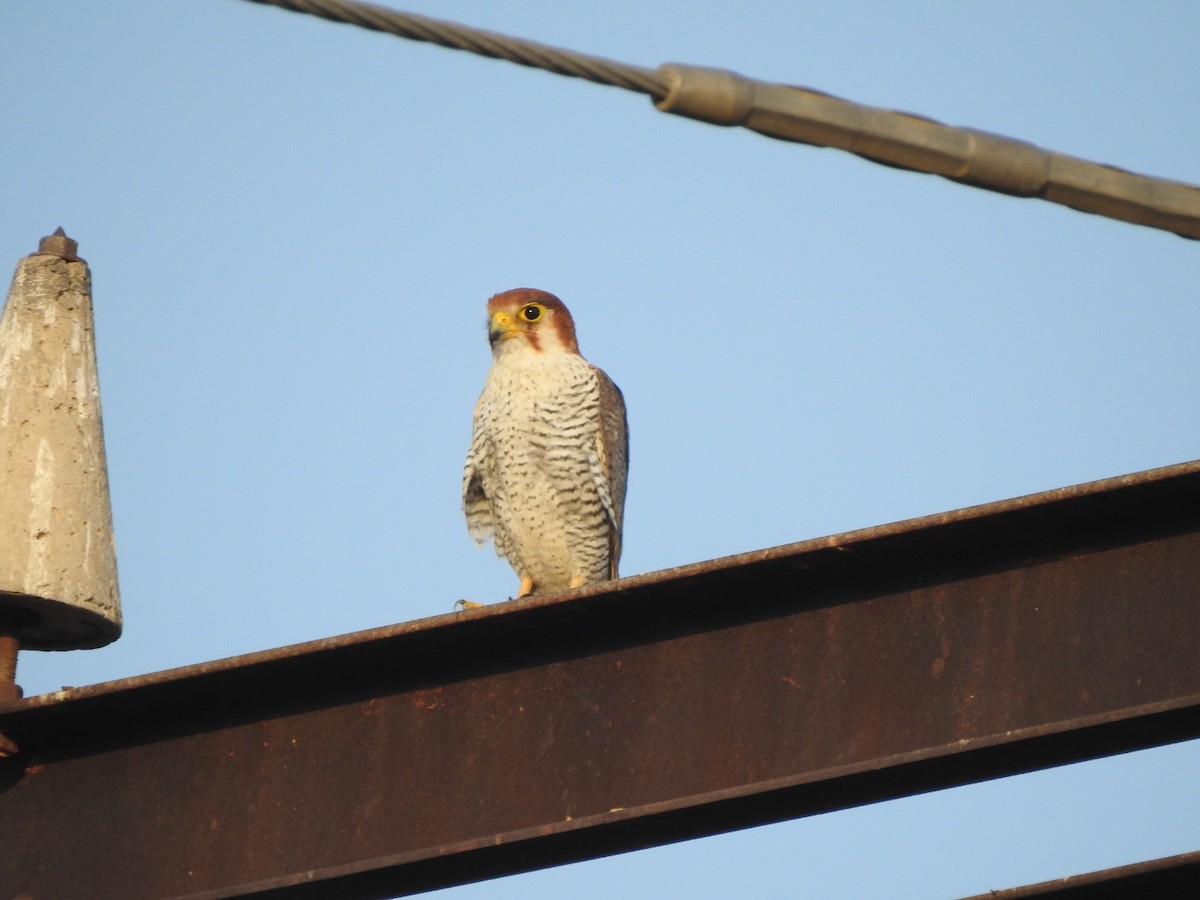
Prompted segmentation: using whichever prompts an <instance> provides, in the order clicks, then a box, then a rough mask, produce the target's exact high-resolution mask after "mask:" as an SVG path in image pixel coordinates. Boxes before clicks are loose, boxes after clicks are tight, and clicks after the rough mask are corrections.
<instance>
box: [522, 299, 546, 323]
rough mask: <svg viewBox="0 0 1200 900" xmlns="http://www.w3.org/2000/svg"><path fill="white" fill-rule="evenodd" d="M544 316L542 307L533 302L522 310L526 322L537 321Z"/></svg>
mask: <svg viewBox="0 0 1200 900" xmlns="http://www.w3.org/2000/svg"><path fill="white" fill-rule="evenodd" d="M541 317H542V308H541V307H540V306H534V305H533V304H532V303H531V304H530V305H529V306H526V307H525V308H524V309H522V310H521V318H522V319H524V320H525V321H526V322H536V321H537V320H538V319H540V318H541Z"/></svg>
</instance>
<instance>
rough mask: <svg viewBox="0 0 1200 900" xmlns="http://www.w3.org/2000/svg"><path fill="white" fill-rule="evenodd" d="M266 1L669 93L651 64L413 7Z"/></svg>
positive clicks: (519, 61) (647, 91) (662, 94)
mask: <svg viewBox="0 0 1200 900" xmlns="http://www.w3.org/2000/svg"><path fill="white" fill-rule="evenodd" d="M250 2H252V3H261V4H264V5H266V6H278V7H280V8H282V9H287V10H291V11H292V12H302V13H308V14H309V15H314V16H319V17H321V18H323V19H328V20H330V21H332V22H343V23H345V24H348V25H358V26H359V27H361V28H369V29H371V30H372V31H381V32H384V33H385V34H393V35H396V36H397V37H404V38H409V39H411V40H415V41H426V42H428V43H430V44H437V45H439V46H441V47H448V48H450V49H452V50H466V51H468V52H470V53H477V54H479V55H481V56H489V57H491V58H493V59H503V60H507V61H508V62H513V63H517V64H518V65H521V66H529V67H531V68H535V69H546V70H548V71H550V72H555V73H557V74H559V75H566V76H569V77H572V78H583V79H586V80H587V81H593V82H596V83H597V84H606V85H610V86H612V87H620V88H625V89H626V90H628V91H636V92H637V93H639V94H649V95H650V96H651V97H653V98H654V99H656V100H661V99H662V98H664V97H666V96H667V85H666V83H665V82H664V80H663V78H662V76H661V75H659V74H658V73H657V72H656V71H655V70H653V69H646V68H642V67H641V66H631V65H628V64H626V63H619V62H615V61H613V60H610V59H604V58H603V57H599V56H589V55H587V54H585V53H576V52H574V51H571V50H562V49H560V48H558V47H549V46H547V45H545V44H539V43H537V42H536V41H527V40H524V39H522V38H514V37H509V36H508V35H504V34H497V33H495V32H491V31H483V30H481V29H478V28H471V27H469V26H466V25H459V24H458V23H455V22H446V21H442V20H441V19H431V18H429V17H427V16H419V15H416V14H415V13H410V12H402V11H400V10H396V9H388V8H386V7H383V6H376V5H374V4H371V3H343V2H341V0H250Z"/></svg>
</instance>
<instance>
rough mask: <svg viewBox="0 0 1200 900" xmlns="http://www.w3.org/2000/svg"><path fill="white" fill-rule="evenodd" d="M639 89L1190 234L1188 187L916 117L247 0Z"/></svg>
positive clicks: (493, 39) (295, 3) (376, 16)
mask: <svg viewBox="0 0 1200 900" xmlns="http://www.w3.org/2000/svg"><path fill="white" fill-rule="evenodd" d="M251 2H254V3H261V4H264V5H268V6H278V7H282V8H283V9H288V10H291V11H293V12H302V13H309V14H310V15H314V16H320V17H321V18H324V19H329V20H331V21H334V22H345V23H347V24H351V25H358V26H360V27H362V28H370V29H372V30H373V31H382V32H385V33H387V34H394V35H397V36H398V37H406V38H411V39H413V40H418V41H428V42H429V43H433V44H439V45H440V46H442V47H449V48H451V49H453V50H469V51H470V52H472V53H478V54H480V55H482V56H490V57H492V58H494V59H505V60H508V61H509V62H514V63H518V64H520V65H522V66H531V67H533V68H537V69H547V70H549V71H551V72H556V73H558V74H559V75H567V76H570V77H573V78H584V79H587V80H588V81H594V82H597V83H598V84H607V85H612V86H613V87H622V88H625V89H626V90H630V91H636V92H638V93H641V94H649V95H650V96H651V97H652V98H653V99H654V103H655V106H657V107H658V109H659V110H661V111H662V112H668V113H671V114H673V115H680V116H687V117H689V118H693V119H699V120H700V121H703V122H708V123H710V124H713V125H725V126H740V127H743V128H749V129H751V130H753V131H756V132H758V133H759V134H764V135H767V136H768V137H773V138H777V139H779V140H785V141H798V142H801V143H805V144H813V145H815V146H818V147H837V148H838V149H841V150H845V151H847V152H849V153H855V154H857V155H859V156H862V157H864V158H866V159H870V160H872V161H874V162H881V163H884V164H886V165H889V166H896V167H898V168H903V169H911V170H912V171H916V172H925V173H928V174H932V175H940V176H942V177H943V178H949V179H951V180H953V181H956V182H958V183H959V184H967V185H971V186H972V187H978V188H984V189H986V190H991V191H999V192H1000V193H1004V194H1011V195H1013V196H1017V197H1037V198H1040V199H1042V200H1046V201H1049V202H1051V203H1060V204H1062V205H1064V206H1069V207H1071V208H1072V209H1077V210H1079V211H1080V212H1086V213H1092V214H1094V215H1099V216H1105V217H1107V218H1110V219H1118V220H1120V221H1124V222H1130V223H1133V224H1135V225H1143V226H1146V227H1148V228H1160V229H1162V230H1164V231H1171V232H1174V233H1175V234H1178V235H1180V236H1182V237H1187V238H1192V239H1194V240H1195V239H1200V187H1197V186H1196V185H1191V184H1184V183H1182V182H1177V181H1168V180H1167V179H1164V178H1156V177H1154V176H1150V175H1139V174H1137V173H1135V172H1126V171H1123V170H1121V169H1117V168H1114V167H1112V166H1104V165H1100V164H1099V163H1094V162H1090V161H1088V160H1084V159H1078V158H1076V157H1072V156H1066V155H1064V154H1061V153H1054V152H1051V151H1049V150H1043V149H1042V148H1040V147H1035V146H1033V145H1032V144H1028V143H1025V142H1023V141H1017V140H1014V139H1012V138H1006V137H1003V136H1001V135H995V134H989V133H987V132H983V131H978V130H976V129H971V128H956V127H954V126H950V125H943V124H942V123H940V122H935V121H933V120H931V119H927V118H924V117H921V116H913V115H910V114H908V113H902V112H896V111H894V110H886V109H877V108H874V107H870V106H864V105H863V104H860V103H854V102H852V101H849V100H842V99H840V98H838V97H832V96H830V95H828V94H822V93H820V92H818V91H811V90H808V89H806V88H798V87H792V86H789V85H781V84H772V83H770V82H764V81H756V80H754V79H750V78H744V77H743V76H741V75H738V74H737V73H735V72H727V71H724V70H720V69H707V68H703V67H699V66H682V65H666V66H660V67H659V68H658V69H644V68H642V67H640V66H630V65H626V64H624V63H618V62H614V61H612V60H609V59H602V58H600V57H597V56H587V55H585V54H582V53H574V52H572V51H570V50H560V49H558V48H555V47H547V46H546V45H545V44H538V43H535V42H534V41H526V40H522V39H520V38H513V37H509V36H507V35H503V34H496V33H495V32H489V31H481V30H479V29H477V28H470V27H468V26H466V25H459V24H456V23H454V22H444V21H441V20H439V19H430V18H427V17H425V16H418V15H414V14H413V13H408V12H400V11H399V10H394V9H387V8H385V7H382V6H375V5H372V4H369V3H358V2H354V0H251Z"/></svg>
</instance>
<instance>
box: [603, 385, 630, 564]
mask: <svg viewBox="0 0 1200 900" xmlns="http://www.w3.org/2000/svg"><path fill="white" fill-rule="evenodd" d="M596 378H597V380H598V382H599V389H600V432H599V435H598V437H599V445H600V446H599V451H600V464H601V472H602V473H603V476H604V479H605V484H604V485H602V486H601V487H602V490H601V492H600V494H601V497H602V498H603V497H604V496H605V495H606V494H607V497H608V503H606V504H605V509H606V511H607V512H608V514H609V517H610V519H611V523H610V524H611V531H610V533H609V550H610V553H609V559H610V561H611V562H610V565H609V575H610V577H611V578H616V577H617V562H618V561H619V560H620V558H621V530H622V526H623V523H624V521H625V484H626V481H627V477H628V473H629V426H628V422H627V420H626V416H625V398H624V396H622V394H621V389H620V388H619V387H617V386H616V384H614V383H613V380H612V379H611V378H609V377H608V376H607V375H606V374H604V372H602V371H601V370H600V369H596Z"/></svg>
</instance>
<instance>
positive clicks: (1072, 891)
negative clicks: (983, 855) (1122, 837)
mask: <svg viewBox="0 0 1200 900" xmlns="http://www.w3.org/2000/svg"><path fill="white" fill-rule="evenodd" d="M1028 897H1046V898H1049V900H1130V898H1132V897H1143V898H1147V900H1196V898H1197V897H1200V852H1195V853H1181V854H1180V855H1179V856H1167V857H1164V858H1162V859H1153V860H1150V861H1149V862H1143V863H1135V864H1134V865H1131V866H1120V867H1119V868H1116V869H1105V870H1103V871H1102V872H1088V873H1087V874H1086V875H1070V876H1068V877H1066V878H1056V879H1055V880H1054V881H1043V882H1041V883H1040V884H1028V885H1025V886H1024V887H1016V888H1008V889H1007V890H1003V891H988V892H987V893H986V894H977V895H975V896H973V897H967V898H965V900H1026V898H1028Z"/></svg>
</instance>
